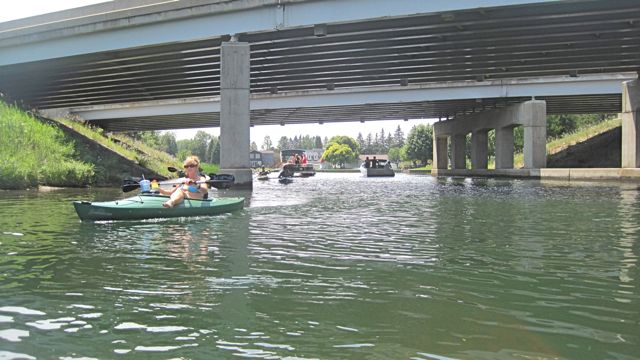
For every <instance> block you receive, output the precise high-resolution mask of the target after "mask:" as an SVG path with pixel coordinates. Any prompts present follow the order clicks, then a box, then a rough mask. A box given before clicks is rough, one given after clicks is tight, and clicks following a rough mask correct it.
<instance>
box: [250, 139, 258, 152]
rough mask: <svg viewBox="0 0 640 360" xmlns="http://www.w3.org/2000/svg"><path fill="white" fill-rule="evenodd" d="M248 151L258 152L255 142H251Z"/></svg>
mask: <svg viewBox="0 0 640 360" xmlns="http://www.w3.org/2000/svg"><path fill="white" fill-rule="evenodd" d="M249 151H258V144H256V142H255V141H252V142H251V144H250V145H249Z"/></svg>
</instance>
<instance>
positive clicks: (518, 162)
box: [493, 119, 622, 169]
mask: <svg viewBox="0 0 640 360" xmlns="http://www.w3.org/2000/svg"><path fill="white" fill-rule="evenodd" d="M621 125H622V120H621V119H611V120H605V121H603V122H600V123H597V124H595V125H592V126H589V127H586V128H582V129H578V130H576V131H574V132H572V133H569V134H566V135H564V136H562V137H560V138H558V139H553V140H551V141H548V142H547V155H552V154H556V153H558V152H560V151H562V150H564V149H566V148H568V147H570V146H573V145H576V144H578V143H580V142H583V141H585V140H587V139H589V138H592V137H594V136H596V135H599V134H602V133H604V132H607V131H609V130H611V129H613V128H616V127H618V126H621ZM513 164H514V168H516V169H519V168H521V167H523V166H524V154H523V153H516V154H515V156H514V158H513ZM493 168H495V162H494V164H493Z"/></svg>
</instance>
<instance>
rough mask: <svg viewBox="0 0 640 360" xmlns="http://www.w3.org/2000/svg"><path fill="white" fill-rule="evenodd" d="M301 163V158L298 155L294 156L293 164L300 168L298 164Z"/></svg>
mask: <svg viewBox="0 0 640 360" xmlns="http://www.w3.org/2000/svg"><path fill="white" fill-rule="evenodd" d="M301 161H302V158H301V157H300V154H296V160H295V164H296V165H297V166H300V162H301Z"/></svg>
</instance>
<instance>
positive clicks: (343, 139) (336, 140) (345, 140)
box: [327, 135, 360, 159]
mask: <svg viewBox="0 0 640 360" xmlns="http://www.w3.org/2000/svg"><path fill="white" fill-rule="evenodd" d="M333 144H340V145H347V146H348V147H349V148H350V149H351V152H353V153H354V154H355V156H354V159H355V158H356V157H357V156H358V155H360V146H358V142H357V141H356V140H355V139H354V138H352V137H350V136H344V135H336V136H334V137H332V138H331V140H329V142H328V143H327V149H329V147H331V145H333Z"/></svg>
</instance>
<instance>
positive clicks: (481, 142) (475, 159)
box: [471, 129, 489, 170]
mask: <svg viewBox="0 0 640 360" xmlns="http://www.w3.org/2000/svg"><path fill="white" fill-rule="evenodd" d="M488 146H489V131H487V130H484V129H483V130H476V131H474V132H473V133H472V134H471V168H472V169H474V170H475V169H486V168H487V166H488V161H489V160H488V155H489V148H488Z"/></svg>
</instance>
